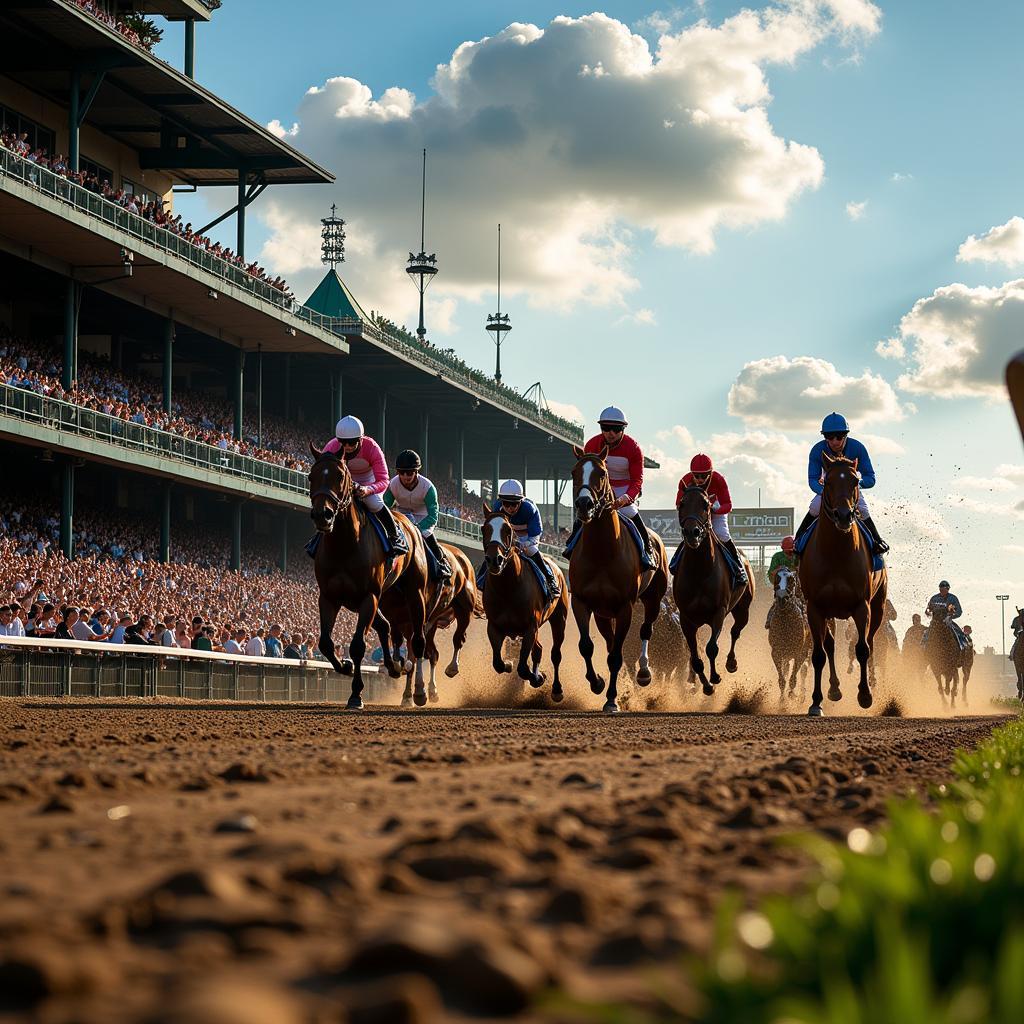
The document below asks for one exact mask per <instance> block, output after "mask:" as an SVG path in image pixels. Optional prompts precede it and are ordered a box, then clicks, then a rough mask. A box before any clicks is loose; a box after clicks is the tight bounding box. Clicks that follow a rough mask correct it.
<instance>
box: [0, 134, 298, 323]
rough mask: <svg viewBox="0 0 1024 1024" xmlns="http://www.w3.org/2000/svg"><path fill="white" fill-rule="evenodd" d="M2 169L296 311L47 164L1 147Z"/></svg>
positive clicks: (261, 284)
mask: <svg viewBox="0 0 1024 1024" xmlns="http://www.w3.org/2000/svg"><path fill="white" fill-rule="evenodd" d="M0 172H2V173H3V174H4V176H5V177H8V178H10V179H12V180H13V181H18V182H21V183H22V184H23V185H28V186H30V187H31V188H34V189H36V190H37V191H38V192H41V193H42V194H43V195H46V196H49V197H50V198H51V199H57V200H59V201H60V202H62V203H66V204H67V205H68V206H70V207H72V208H73V209H75V210H77V211H79V212H80V213H85V214H88V215H89V216H91V217H97V218H99V220H101V221H102V222H103V223H104V224H108V225H110V226H111V227H114V228H117V229H118V230H120V231H124V232H125V233H126V234H128V235H130V236H131V237H132V238H135V239H138V240H139V241H143V242H148V243H149V244H150V245H155V246H157V247H158V248H160V249H163V250H164V251H165V252H169V253H172V254H173V255H175V256H178V257H180V258H181V259H183V260H185V261H186V262H188V263H189V264H190V265H191V266H193V267H196V268H198V269H199V270H203V271H205V272H206V273H208V274H213V275H214V276H215V277H217V278H218V279H219V280H221V281H225V282H227V283H228V284H231V285H234V286H235V287H236V288H241V289H242V290H243V291H246V292H248V293H249V294H250V295H252V296H253V297H255V298H258V299H263V300H264V301H265V302H270V303H272V304H273V305H274V306H276V307H277V308H278V309H280V310H282V311H284V312H293V311H294V306H295V300H294V299H292V298H291V297H290V296H288V295H285V293H284V292H282V291H281V290H280V289H278V288H273V287H271V286H270V285H269V284H267V283H266V282H265V281H260V280H259V279H258V278H255V277H253V276H252V274H249V273H247V272H246V271H245V270H244V269H243V268H241V267H237V266H235V265H234V264H233V263H229V262H228V261H227V260H225V259H222V258H221V257H220V256H214V255H212V254H211V253H208V252H207V251H206V250H205V249H203V248H202V247H201V246H198V245H195V244H193V243H192V242H188V241H186V240H185V239H184V238H182V237H181V235H176V234H175V233H174V232H173V231H169V230H168V229H167V228H163V227H160V226H158V225H157V224H153V223H151V222H150V221H148V220H146V218H145V217H140V216H139V214H137V213H129V212H128V211H127V210H126V209H125V208H124V207H123V206H120V205H119V204H117V203H114V202H111V201H110V200H109V199H105V198H104V197H103V196H98V195H96V193H95V192H90V191H89V190H88V189H87V188H83V187H82V186H81V185H78V184H76V183H75V182H73V181H70V180H68V179H67V178H64V177H62V176H61V175H59V174H55V173H54V172H53V171H51V170H49V169H48V168H46V167H40V166H39V164H34V163H32V162H31V161H29V160H25V159H23V158H22V157H20V156H18V155H17V154H16V153H13V152H12V151H11V150H9V149H6V148H0ZM303 319H306V318H303Z"/></svg>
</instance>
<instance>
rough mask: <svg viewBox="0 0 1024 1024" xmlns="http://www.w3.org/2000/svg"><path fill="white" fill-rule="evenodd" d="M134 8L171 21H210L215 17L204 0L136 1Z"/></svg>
mask: <svg viewBox="0 0 1024 1024" xmlns="http://www.w3.org/2000/svg"><path fill="white" fill-rule="evenodd" d="M132 6H133V7H134V8H135V10H137V11H139V12H140V13H142V14H162V15H163V16H164V17H165V18H167V19H168V20H169V21H182V20H184V19H185V18H190V19H194V20H195V21H209V20H210V18H211V17H212V16H213V11H212V10H211V8H210V7H209V6H208V5H207V4H206V3H204V2H203V0H135V2H134V4H133V5H132Z"/></svg>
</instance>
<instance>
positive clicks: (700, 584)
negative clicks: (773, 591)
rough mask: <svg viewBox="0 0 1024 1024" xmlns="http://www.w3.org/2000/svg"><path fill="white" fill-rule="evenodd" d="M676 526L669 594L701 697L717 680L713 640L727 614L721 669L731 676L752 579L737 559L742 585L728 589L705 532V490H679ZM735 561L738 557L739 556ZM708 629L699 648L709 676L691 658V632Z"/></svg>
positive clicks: (719, 556)
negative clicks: (679, 537) (678, 534)
mask: <svg viewBox="0 0 1024 1024" xmlns="http://www.w3.org/2000/svg"><path fill="white" fill-rule="evenodd" d="M678 512H679V526H680V528H681V530H682V534H683V544H682V548H681V551H682V555H681V557H680V559H679V564H678V565H677V566H676V571H675V578H674V579H673V581H672V595H673V597H674V598H675V602H676V607H677V608H678V609H679V625H680V626H681V627H682V630H683V636H685V637H686V643H687V646H688V647H689V648H690V666H691V667H692V669H693V671H694V672H696V673H697V678H698V679H700V682H701V686H702V687H703V688H704V693H705V694H706V695H710V694H712V693H714V692H715V687H716V686H717V685H718V684H719V683H720V682H721V681H722V677H721V676H720V675H719V674H718V669H717V668H716V667H715V659H716V658H717V657H718V637H719V634H720V633H721V632H722V626H723V625H724V624H725V617H726V615H728V614H729V613H730V612H731V613H732V629H731V630H730V631H729V635H730V637H731V638H732V642H731V643H730V645H729V654H728V656H727V657H726V659H725V667H726V670H727V671H729V672H735V671H736V669H737V668H738V667H739V666H738V664H737V661H736V641H737V640H738V639H739V636H740V633H742V632H743V627H744V626H745V625H746V624H747V620H748V619H749V618H750V605H751V602H752V601H753V600H754V574H753V573H752V572H751V571H750V563H749V562H748V561H747V560H746V558H743V567H744V568H745V569H746V571H747V581H746V583H742V584H734V583H733V576H732V570H731V569H730V568H729V564H728V562H727V561H726V559H725V555H724V554H723V553H722V552H721V551H720V550H719V548H720V546H721V545H720V544H719V543H718V540H717V539H716V538H715V531H714V530H712V528H711V498H710V497H708V492H707V485H704V486H700V485H699V484H693V485H691V486H690V487H687V488H685V489H684V490H683V495H682V497H681V498H680V499H679V506H678ZM740 557H743V556H742V555H741V556H740ZM701 626H710V627H711V636H710V638H709V639H708V642H707V646H706V647H705V648H704V652H705V654H707V656H708V661H709V663H710V668H711V671H710V673H709V674H708V675H705V674H704V662H703V661H702V660H701V657H700V655H699V654H698V653H697V630H698V629H700V627H701Z"/></svg>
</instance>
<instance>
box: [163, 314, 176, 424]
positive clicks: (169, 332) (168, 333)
mask: <svg viewBox="0 0 1024 1024" xmlns="http://www.w3.org/2000/svg"><path fill="white" fill-rule="evenodd" d="M173 379H174V320H173V318H171V317H168V318H167V319H166V320H165V321H164V412H166V413H169V412H170V411H171V405H172V401H173V398H174V396H173V394H172V390H173Z"/></svg>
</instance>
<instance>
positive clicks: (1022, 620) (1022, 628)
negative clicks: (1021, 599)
mask: <svg viewBox="0 0 1024 1024" xmlns="http://www.w3.org/2000/svg"><path fill="white" fill-rule="evenodd" d="M1010 629H1012V630H1013V643H1012V644H1011V645H1010V653H1009V654H1008V655H1007V657H1008V658H1009V659H1010V661H1013V659H1014V658H1015V657H1016V655H1017V644H1019V643H1020V638H1021V635H1022V634H1024V612H1022V611H1021V610H1020V609H1019V608H1018V609H1017V614H1016V615H1014V617H1013V618H1012V619H1011V620H1010Z"/></svg>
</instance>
